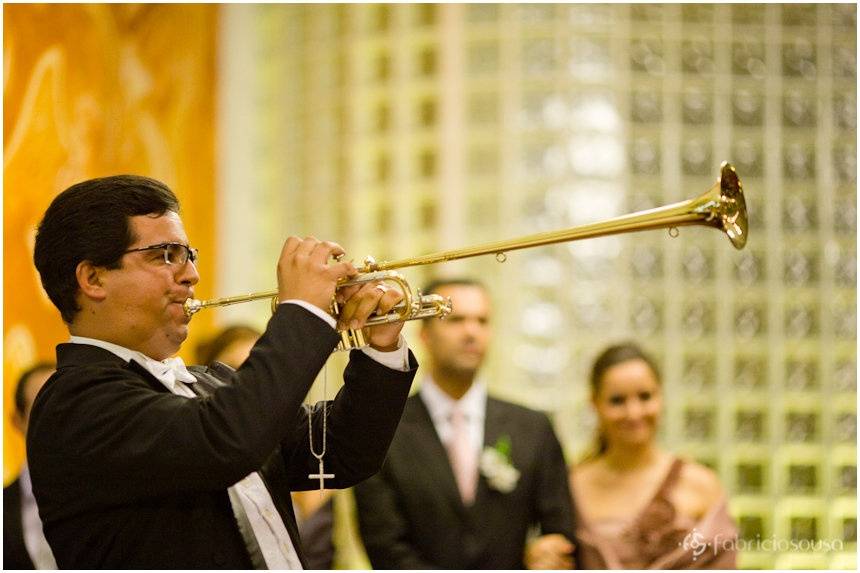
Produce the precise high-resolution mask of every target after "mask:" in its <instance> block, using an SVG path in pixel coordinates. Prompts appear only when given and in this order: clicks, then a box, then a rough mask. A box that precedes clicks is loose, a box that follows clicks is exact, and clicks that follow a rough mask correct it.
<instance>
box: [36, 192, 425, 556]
mask: <svg viewBox="0 0 860 573" xmlns="http://www.w3.org/2000/svg"><path fill="white" fill-rule="evenodd" d="M342 254H343V249H342V248H341V247H340V246H339V245H337V244H335V243H331V242H327V241H318V240H316V239H314V238H312V237H307V238H305V239H300V238H298V237H290V238H289V239H287V241H286V242H285V243H284V246H283V249H282V251H281V255H280V258H279V260H278V264H277V279H278V297H279V302H280V304H279V305H278V307H277V309H276V311H275V312H274V314H273V315H272V317H271V319H270V320H269V322H268V324H267V326H266V330H265V332H264V333H263V335H262V336H261V337H260V339H259V340H258V341H257V343H256V344H255V345H254V347H253V348H252V349H251V352H250V355H249V356H248V358H247V359H246V360H245V361H244V362H243V363H242V365H241V366H240V367H239V368H238V369H236V370H233V369H232V368H230V367H228V366H225V365H223V364H222V365H218V364H217V363H216V364H214V365H212V366H211V367H193V366H192V367H190V368H186V367H185V365H184V364H183V363H182V362H181V360H180V359H179V358H172V357H173V356H174V355H175V354H176V353H177V352H178V351H179V348H180V346H181V344H182V342H183V341H184V340H185V338H186V337H187V335H188V326H189V321H190V317H188V316H186V314H185V311H184V308H183V303H184V302H185V300H186V299H188V298H190V297H192V296H193V293H194V285H195V284H196V283H197V282H198V280H199V279H200V277H199V275H198V274H197V266H196V264H195V261H196V260H197V250H196V249H194V248H192V247H191V246H190V245H189V243H188V237H187V235H186V233H185V229H184V226H183V224H182V220H181V219H180V217H179V202H178V200H177V199H176V196H175V195H174V194H173V192H172V191H171V190H170V189H169V188H168V187H167V186H166V185H164V184H163V183H161V182H159V181H156V180H154V179H150V178H147V177H140V176H134V175H119V176H112V177H104V178H100V179H92V180H89V181H84V182H82V183H79V184H77V185H73V186H72V187H70V188H69V189H66V190H65V191H63V192H62V193H60V194H59V195H58V196H57V197H56V198H55V199H54V200H53V202H52V203H51V205H50V206H49V207H48V210H47V211H46V213H45V216H44V217H43V219H42V222H41V223H40V225H39V230H38V233H37V235H36V245H35V257H34V258H35V262H36V267H37V268H38V270H39V274H40V277H41V279H42V284H43V285H44V287H45V290H46V291H47V293H48V296H49V297H50V298H51V301H52V302H53V303H54V305H55V306H57V308H58V310H59V311H60V314H61V315H62V317H63V320H64V321H65V322H66V324H67V326H68V329H69V333H70V334H71V338H70V340H69V342H67V343H63V344H60V345H59V346H58V347H57V372H56V373H55V374H54V375H53V376H51V378H50V379H49V380H48V381H47V382H46V383H45V385H44V386H43V387H42V390H41V391H40V392H39V394H38V395H37V396H36V401H35V403H34V405H33V411H32V413H31V415H30V426H29V431H28V434H27V458H28V460H29V465H30V472H31V475H32V478H33V493H34V495H35V497H36V500H37V501H38V503H39V512H40V514H41V516H42V520H43V523H44V529H45V536H46V537H47V539H48V542H49V543H50V544H51V549H52V550H53V553H54V556H55V557H56V559H57V564H58V565H59V566H60V567H61V568H71V569H96V568H99V569H167V568H169V569H216V568H217V569H221V568H227V569H251V568H270V569H301V568H303V567H307V562H306V560H305V559H304V556H303V551H302V546H301V542H300V539H299V536H298V532H297V527H296V520H295V516H294V515H293V510H292V503H291V500H290V490H307V489H316V488H319V487H322V486H323V480H325V486H326V487H335V488H341V487H349V486H352V485H354V484H355V483H357V482H358V481H361V480H363V479H366V478H367V477H368V476H370V475H372V474H373V473H375V472H376V471H377V470H378V469H379V466H380V465H381V463H382V460H383V459H384V457H385V451H386V450H387V448H388V445H389V443H390V441H391V438H392V436H393V435H394V430H395V428H396V427H397V423H398V421H399V419H400V415H401V413H402V411H403V405H404V403H405V401H406V396H407V395H408V393H409V387H410V385H411V382H412V378H413V376H414V373H415V369H416V368H417V363H416V362H415V360H414V358H413V357H412V355H411V353H410V352H409V350H408V348H407V347H406V343H405V341H404V340H403V337H402V336H401V335H400V329H401V328H402V326H403V324H402V323H399V324H393V325H384V326H375V327H372V328H368V329H367V331H366V335H367V337H368V338H367V339H368V340H369V342H370V347H369V348H363V349H361V350H353V351H352V353H351V355H350V360H349V364H348V365H347V368H346V371H345V372H344V386H343V387H342V388H341V390H340V392H339V393H338V395H337V396H336V397H335V399H334V400H331V401H329V402H320V403H318V404H317V405H316V406H314V407H313V408H311V407H310V406H307V407H305V406H303V401H304V400H305V397H306V396H307V393H308V390H310V387H311V385H312V384H313V382H314V379H315V378H316V377H317V375H318V374H319V372H320V371H321V370H322V368H323V366H324V365H325V363H326V361H327V360H328V358H329V356H330V354H331V352H332V351H333V350H334V348H335V346H336V345H337V344H338V342H339V341H340V335H339V334H338V332H337V330H336V327H337V326H338V325H337V323H336V319H335V317H333V316H331V315H330V314H329V312H328V309H329V307H330V303H331V300H332V298H333V297H335V296H337V298H338V299H339V302H341V303H342V306H341V312H340V315H339V317H338V319H339V320H340V323H341V326H343V325H349V326H350V327H351V328H355V329H359V328H363V327H364V326H365V323H366V321H367V319H368V317H369V316H370V314H371V313H372V312H374V311H377V310H378V311H379V312H381V313H387V312H388V311H389V310H390V309H391V308H392V307H393V306H394V305H395V304H397V302H399V300H400V299H401V298H402V294H401V293H399V292H396V291H394V290H387V289H386V288H384V287H383V286H382V285H377V284H374V283H372V282H368V283H365V284H363V285H358V286H352V287H348V288H342V289H338V288H337V284H338V281H339V280H340V279H343V278H346V277H354V276H355V275H356V274H357V271H356V269H355V267H353V266H352V264H350V263H347V262H338V261H337V260H336V259H337V258H339V256H340V255H342ZM333 258H335V260H332V259H333ZM323 452H324V454H325V455H324V456H323V455H322V454H323ZM318 456H319V457H318ZM319 458H322V460H321V461H318V459H319ZM323 460H324V466H325V467H323Z"/></svg>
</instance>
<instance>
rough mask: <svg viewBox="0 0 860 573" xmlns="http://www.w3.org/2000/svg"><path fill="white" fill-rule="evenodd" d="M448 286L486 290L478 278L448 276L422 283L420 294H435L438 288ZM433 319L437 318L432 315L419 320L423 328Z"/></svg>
mask: <svg viewBox="0 0 860 573" xmlns="http://www.w3.org/2000/svg"><path fill="white" fill-rule="evenodd" d="M449 286H465V287H478V288H479V289H482V290H483V291H484V292H486V291H487V287H486V286H485V285H484V283H482V282H481V281H479V280H476V279H471V278H467V277H453V278H449V279H434V280H431V281H430V282H429V283H427V284H425V285H424V288H422V289H421V294H422V295H424V294H437V293H438V292H439V290H440V289H443V288H445V287H449ZM435 320H438V319H437V318H433V317H431V318H425V319H424V320H422V321H421V327H422V328H424V327H426V326H427V325H428V324H430V322H431V321H435Z"/></svg>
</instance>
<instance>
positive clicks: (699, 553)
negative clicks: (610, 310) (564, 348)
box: [527, 344, 737, 569]
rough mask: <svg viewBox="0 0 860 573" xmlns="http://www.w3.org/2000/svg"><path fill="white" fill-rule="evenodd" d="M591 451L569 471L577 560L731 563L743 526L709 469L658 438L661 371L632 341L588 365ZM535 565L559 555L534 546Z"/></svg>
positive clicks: (686, 565)
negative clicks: (593, 418)
mask: <svg viewBox="0 0 860 573" xmlns="http://www.w3.org/2000/svg"><path fill="white" fill-rule="evenodd" d="M591 393H592V405H593V407H594V409H595V411H596V413H597V418H598V427H599V430H598V445H597V448H596V451H595V453H594V454H592V455H591V456H589V457H588V458H587V459H585V460H584V461H583V462H582V463H580V464H578V465H576V466H575V467H573V468H572V469H571V471H570V484H571V489H572V492H573V498H574V505H575V508H576V537H577V551H576V567H577V568H578V569H694V568H695V569H729V568H735V565H736V564H735V557H736V554H735V548H736V543H735V542H736V539H737V527H736V525H735V523H734V522H733V521H732V519H731V517H730V516H729V514H728V511H727V500H726V496H725V494H724V492H723V489H722V487H721V486H720V482H719V480H718V478H717V476H716V475H715V474H714V472H713V471H711V470H710V469H708V468H706V467H705V466H702V465H700V464H697V463H695V462H693V461H688V460H682V459H681V458H679V457H677V456H675V455H673V454H671V453H669V452H667V451H665V450H663V449H661V448H660V447H659V446H658V445H657V443H656V434H657V424H658V423H659V420H660V415H661V413H662V410H663V396H662V389H661V386H660V376H659V372H658V370H657V367H656V365H655V363H654V362H653V360H651V358H650V357H648V356H647V355H646V354H645V353H644V352H642V350H640V349H639V347H638V346H636V345H635V344H622V345H618V346H612V347H610V348H608V349H606V350H605V351H604V352H603V353H602V354H601V355H600V356H599V357H598V358H597V360H596V361H595V363H594V366H593V368H592V373H591ZM527 562H528V564H529V566H530V568H542V567H546V566H550V565H551V564H552V563H555V562H557V561H556V558H555V555H554V547H553V546H552V545H551V544H550V543H547V544H545V545H543V546H541V545H539V544H534V545H532V546H530V547H529V550H528V553H527Z"/></svg>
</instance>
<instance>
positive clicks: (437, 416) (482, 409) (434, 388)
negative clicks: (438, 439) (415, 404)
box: [420, 376, 487, 427]
mask: <svg viewBox="0 0 860 573" xmlns="http://www.w3.org/2000/svg"><path fill="white" fill-rule="evenodd" d="M420 392H421V398H422V399H423V400H424V404H426V405H427V410H428V411H429V412H430V417H431V418H433V423H434V424H435V425H436V426H440V425H443V424H446V423H447V422H448V420H449V418H450V416H451V410H452V409H453V408H454V405H455V404H456V405H458V406H459V407H460V409H461V410H462V412H463V414H465V416H466V419H467V420H468V421H469V423H476V424H479V425H480V426H481V427H483V424H484V415H485V413H486V411H487V386H486V385H485V384H484V382H483V381H482V380H481V379H480V378H478V379H476V380H475V381H474V382H473V383H472V386H471V387H470V388H469V389H468V390H467V391H466V393H465V394H463V396H462V397H461V398H460V399H459V400H455V399H453V398H452V397H451V396H449V395H448V394H446V393H445V392H444V391H443V390H442V389H441V388H439V386H438V385H436V382H434V381H433V378H431V377H430V376H425V377H424V379H423V380H422V382H421V390H420Z"/></svg>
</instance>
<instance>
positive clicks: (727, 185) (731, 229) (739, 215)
mask: <svg viewBox="0 0 860 573" xmlns="http://www.w3.org/2000/svg"><path fill="white" fill-rule="evenodd" d="M719 186H720V201H721V203H722V204H723V205H724V208H723V209H722V210H719V211H718V218H719V223H720V224H719V227H720V228H721V229H722V230H723V232H724V233H725V234H726V235H728V237H729V240H730V241H731V242H732V245H734V246H735V248H736V249H743V248H744V246H746V244H747V235H748V234H749V232H748V226H747V225H748V223H747V203H746V200H745V199H744V192H743V186H742V185H741V180H740V179H738V174H737V173H736V172H735V168H734V167H732V166H731V164H729V163H728V162H727V161H724V162H723V164H722V165H721V166H720V180H719Z"/></svg>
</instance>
